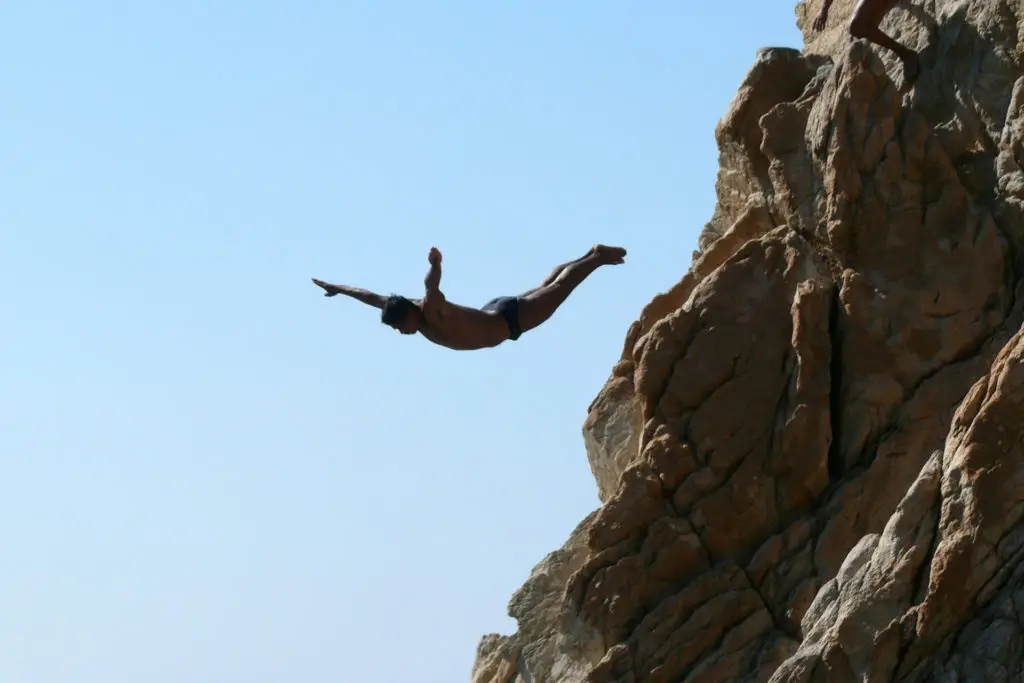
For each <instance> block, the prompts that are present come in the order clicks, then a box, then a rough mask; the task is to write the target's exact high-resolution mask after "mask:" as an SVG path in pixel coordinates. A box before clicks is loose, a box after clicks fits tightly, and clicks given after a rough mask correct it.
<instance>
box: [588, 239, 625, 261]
mask: <svg viewBox="0 0 1024 683" xmlns="http://www.w3.org/2000/svg"><path fill="white" fill-rule="evenodd" d="M590 252H591V253H592V254H595V255H596V256H597V257H598V258H599V259H601V263H605V264H608V265H610V266H617V265H619V264H620V263H624V262H625V260H626V250H625V249H623V248H622V247H609V246H608V245H606V244H595V245H594V246H593V247H591V248H590Z"/></svg>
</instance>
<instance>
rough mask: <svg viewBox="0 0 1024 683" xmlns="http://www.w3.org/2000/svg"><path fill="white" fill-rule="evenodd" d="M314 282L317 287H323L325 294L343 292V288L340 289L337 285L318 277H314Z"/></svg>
mask: <svg viewBox="0 0 1024 683" xmlns="http://www.w3.org/2000/svg"><path fill="white" fill-rule="evenodd" d="M313 283H314V284H315V285H316V286H317V287H323V290H324V296H335V295H337V294H340V293H341V290H340V289H338V287H337V286H336V285H332V284H331V283H329V282H324V281H323V280H317V279H316V278H313Z"/></svg>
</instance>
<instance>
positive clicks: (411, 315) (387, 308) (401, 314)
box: [380, 294, 423, 334]
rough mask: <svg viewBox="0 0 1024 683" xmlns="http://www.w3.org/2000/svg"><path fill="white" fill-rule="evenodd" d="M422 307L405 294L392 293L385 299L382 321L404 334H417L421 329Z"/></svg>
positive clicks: (381, 313)
mask: <svg viewBox="0 0 1024 683" xmlns="http://www.w3.org/2000/svg"><path fill="white" fill-rule="evenodd" d="M422 315H423V314H422V312H421V311H420V307H419V306H417V305H416V304H414V303H413V302H412V301H409V300H408V299H406V298H405V297H404V296H398V295H397V294H392V295H391V296H389V297H388V298H387V299H386V300H385V301H384V307H383V308H382V309H381V311H380V321H381V322H382V323H384V324H385V325H389V326H391V327H393V328H395V329H396V330H398V331H399V332H401V333H402V334H416V332H417V331H419V329H420V318H421V316H422Z"/></svg>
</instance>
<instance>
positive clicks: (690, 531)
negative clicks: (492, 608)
mask: <svg viewBox="0 0 1024 683" xmlns="http://www.w3.org/2000/svg"><path fill="white" fill-rule="evenodd" d="M853 4H854V2H853V0H836V2H835V3H834V5H833V9H832V16H833V18H832V19H831V20H830V25H829V27H828V28H827V30H826V31H825V32H824V33H822V34H820V35H811V34H809V33H807V26H808V25H809V22H810V19H806V17H813V15H814V14H816V13H817V11H818V7H819V5H818V2H817V0H809V2H807V3H801V4H800V5H799V6H798V10H797V14H798V23H800V25H801V28H802V29H803V30H804V31H805V38H806V39H807V40H808V44H807V49H806V50H805V52H804V53H803V54H801V53H799V52H796V51H792V50H783V49H769V50H764V51H762V52H760V53H759V55H758V58H757V61H756V63H755V65H754V67H753V68H752V69H751V72H750V73H749V74H748V76H747V78H746V79H745V80H744V82H743V84H742V85H741V87H740V91H739V93H738V94H737V96H736V98H735V99H734V101H733V103H732V105H731V106H730V109H729V111H728V112H727V113H726V115H725V117H724V118H723V119H722V122H721V123H720V124H719V126H718V129H717V130H716V136H717V140H718V144H719V149H720V166H721V168H720V171H719V176H718V180H717V186H716V187H717V194H718V204H717V206H716V209H715V214H714V216H713V217H712V219H711V221H709V223H708V224H707V226H706V227H705V230H704V232H703V233H702V236H701V240H700V244H699V247H700V249H699V251H698V252H697V253H696V254H695V256H694V260H693V263H692V265H691V268H690V270H689V272H687V273H686V275H684V276H683V278H682V280H680V281H679V282H678V283H677V284H676V285H675V286H673V287H672V288H670V289H669V290H668V291H666V292H665V293H663V294H659V295H658V296H656V297H655V298H654V300H653V301H652V302H651V303H650V304H648V306H646V307H645V308H644V309H643V311H641V314H640V316H639V318H638V320H637V321H636V322H635V323H633V325H632V326H631V327H630V329H629V331H628V334H627V337H626V341H625V344H624V347H623V352H622V355H621V357H620V358H619V360H618V362H617V363H616V365H615V366H614V368H613V370H612V375H611V377H610V378H609V380H608V382H607V384H606V385H605V387H604V388H603V389H602V391H601V392H600V393H599V395H598V396H597V398H596V399H595V400H594V402H593V403H592V405H591V406H590V410H589V414H588V417H587V420H586V422H585V423H584V428H583V432H584V442H585V444H586V449H587V454H588V458H589V460H590V463H591V469H592V471H593V473H594V476H595V478H596V480H597V482H598V489H599V493H600V497H601V501H602V506H601V507H600V508H599V509H598V510H596V511H595V512H594V513H593V514H592V515H590V516H589V517H588V518H587V519H586V520H584V522H583V523H581V525H580V527H579V528H578V529H577V530H576V531H575V532H574V533H573V536H572V538H570V540H569V542H568V543H567V544H566V546H565V547H564V548H563V549H562V550H561V551H558V553H556V554H554V555H553V556H551V557H549V558H548V559H546V560H545V562H542V563H541V565H539V566H538V569H537V570H535V572H534V575H533V576H532V577H531V579H530V581H529V582H528V583H527V585H526V586H524V588H523V589H522V590H521V592H520V593H519V594H517V596H518V597H517V598H515V599H514V600H513V605H512V610H511V611H512V612H513V614H514V616H516V618H517V620H518V622H519V625H520V628H519V632H518V633H517V634H515V635H514V636H510V637H506V638H502V637H499V636H488V637H487V638H485V640H484V641H483V642H482V643H481V646H480V652H479V653H478V663H477V667H476V668H475V669H474V676H475V678H474V681H479V683H509V682H510V681H512V682H514V683H526V682H527V681H529V682H531V683H541V682H543V683H579V682H581V681H588V682H589V683H612V682H615V683H625V682H634V681H635V682H637V683H639V682H663V683H670V682H675V681H702V682H706V683H718V682H725V681H759V682H760V681H768V680H771V681H774V682H776V683H789V682H791V681H793V682H795V681H894V680H900V681H932V680H935V681H939V680H942V681H947V680H948V681H958V682H962V681H972V682H973V681H1019V680H1024V668H1022V665H1021V656H1022V655H1024V609H1022V608H1021V607H1020V606H1021V605H1022V604H1024V592H1022V589H1020V588H1019V586H1020V584H1021V582H1020V580H1019V579H1022V578H1024V446H1022V444H1024V431H1022V430H1024V426H1022V425H1024V423H1022V422H1021V420H1020V415H1021V414H1022V413H1024V405H1022V404H1024V332H1020V331H1019V330H1020V327H1021V323H1022V321H1024V281H1022V279H1021V276H1022V274H1024V9H1022V8H1021V6H1020V4H1019V3H1015V2H1011V1H1010V0H990V1H983V0H936V1H935V2H929V3H927V4H926V5H924V6H922V5H920V4H916V3H911V4H909V5H908V6H907V8H906V11H905V10H903V9H897V10H894V11H893V12H892V13H890V16H889V17H887V18H886V20H885V22H884V23H883V28H884V29H885V30H886V31H888V32H890V33H892V34H894V35H895V36H896V37H897V38H898V39H900V40H902V41H904V42H906V43H907V44H910V45H914V46H917V47H918V48H920V49H921V50H922V62H923V64H924V67H925V69H924V71H923V73H922V75H921V77H920V78H919V79H918V82H917V84H916V86H915V87H914V88H913V89H912V90H911V91H909V92H901V91H900V90H899V89H898V88H897V87H896V85H895V84H894V82H893V77H891V76H890V73H894V71H896V70H899V69H900V67H899V65H898V64H897V63H896V60H895V58H894V57H893V56H892V55H890V54H887V53H886V52H884V51H879V50H876V49H875V48H874V47H873V46H870V45H868V44H867V43H864V42H862V41H851V40H850V39H849V36H848V34H847V33H846V32H845V28H844V26H845V22H846V20H847V19H848V17H849V12H850V11H851V10H852V6H853ZM922 7H927V8H929V9H928V11H925V10H924V9H923V8H922ZM800 17H804V18H803V19H801V18H800ZM513 664H514V666H513ZM509 667H513V668H509ZM503 677H505V678H503Z"/></svg>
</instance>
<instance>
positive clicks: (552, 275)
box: [519, 250, 592, 298]
mask: <svg viewBox="0 0 1024 683" xmlns="http://www.w3.org/2000/svg"><path fill="white" fill-rule="evenodd" d="M591 251H592V250H591ZM589 255H590V252H589V251H588V252H587V253H586V255H585V256H580V257H579V258H577V259H573V260H572V261H567V262H565V263H563V264H562V265H560V266H556V267H555V269H554V270H552V271H551V272H550V273H549V274H548V276H547V277H546V278H544V281H543V282H541V283H540V284H539V285H537V286H536V287H534V288H533V289H529V290H527V291H525V292H523V293H522V294H520V295H519V297H520V298H524V297H528V296H530V295H531V294H533V293H534V292H536V291H537V290H538V289H543V288H544V287H547V286H548V285H550V284H551V283H552V282H554V281H555V280H557V279H558V276H559V275H561V274H562V271H563V270H565V269H566V268H568V267H569V266H571V265H573V264H576V263H579V262H580V261H582V260H583V259H585V258H587V256H589Z"/></svg>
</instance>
